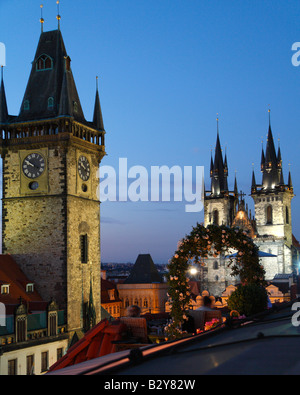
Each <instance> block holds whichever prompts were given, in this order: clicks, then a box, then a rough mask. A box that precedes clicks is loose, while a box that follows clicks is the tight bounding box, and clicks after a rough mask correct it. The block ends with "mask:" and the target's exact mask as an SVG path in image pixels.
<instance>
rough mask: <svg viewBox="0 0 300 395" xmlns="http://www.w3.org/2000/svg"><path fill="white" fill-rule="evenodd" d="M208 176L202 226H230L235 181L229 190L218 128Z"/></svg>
mask: <svg viewBox="0 0 300 395" xmlns="http://www.w3.org/2000/svg"><path fill="white" fill-rule="evenodd" d="M217 121H218V120H217ZM210 178H211V189H210V190H206V191H205V198H204V226H207V225H210V224H214V225H226V226H231V224H232V221H233V218H234V216H235V214H236V205H237V201H238V191H237V182H236V179H235V185H234V191H229V189H228V165H227V156H226V154H225V158H224V159H223V155H222V149H221V143H220V137H219V130H217V142H216V148H215V157H214V160H213V158H211V164H210Z"/></svg>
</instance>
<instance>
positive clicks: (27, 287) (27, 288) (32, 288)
mask: <svg viewBox="0 0 300 395" xmlns="http://www.w3.org/2000/svg"><path fill="white" fill-rule="evenodd" d="M33 291H34V285H33V284H27V285H26V292H27V293H32V292H33Z"/></svg>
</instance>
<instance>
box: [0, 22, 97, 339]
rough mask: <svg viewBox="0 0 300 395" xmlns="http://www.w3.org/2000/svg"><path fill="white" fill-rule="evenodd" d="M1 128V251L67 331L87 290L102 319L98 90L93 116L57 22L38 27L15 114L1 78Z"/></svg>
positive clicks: (80, 316) (77, 323) (77, 325)
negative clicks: (57, 311) (58, 313)
mask: <svg viewBox="0 0 300 395" xmlns="http://www.w3.org/2000/svg"><path fill="white" fill-rule="evenodd" d="M59 19H60V18H59ZM0 132H1V139H0V150H1V156H2V159H3V200H2V212H3V216H2V225H3V229H2V240H3V253H5V254H12V255H13V257H14V259H15V260H16V262H17V263H18V265H19V266H20V267H21V269H22V270H23V271H24V273H25V274H26V275H27V276H28V277H29V278H30V279H32V280H33V281H34V283H35V286H36V288H37V290H38V291H39V293H40V294H41V295H42V297H43V299H44V300H50V299H51V298H53V299H54V300H55V301H56V302H57V303H58V305H59V307H60V308H61V309H64V310H65V313H66V319H67V324H68V331H69V332H70V333H72V332H73V333H74V332H75V331H80V330H81V329H82V327H83V322H84V320H85V319H86V317H85V316H84V315H85V312H84V308H85V306H86V305H87V304H88V301H89V297H90V294H92V296H93V300H94V306H95V316H96V320H95V321H96V322H98V321H99V320H100V319H101V316H100V311H101V306H100V283H101V279H100V202H99V198H98V193H97V189H98V185H99V180H98V175H97V171H98V168H99V164H100V162H101V159H102V158H103V156H104V155H105V144H104V136H105V131H104V126H103V119H102V114H101V107H100V100H99V94H98V89H97V91H96V98H95V107H94V117H93V121H92V122H89V121H86V119H85V117H84V114H83V110H82V107H81V104H80V100H79V96H78V93H77V89H76V85H75V81H74V78H73V74H72V69H71V59H70V57H69V56H68V53H67V51H66V48H65V45H64V41H63V37H62V34H61V31H60V28H59V26H58V29H57V30H54V31H48V32H43V31H42V32H41V35H40V39H39V43H38V46H37V50H36V54H35V56H34V59H33V62H32V69H31V73H30V77H29V80H28V84H27V88H26V91H25V94H24V98H23V101H22V105H21V109H20V112H19V115H17V116H12V115H9V114H8V111H7V103H6V98H5V90H4V82H3V78H2V81H1V89H0Z"/></svg>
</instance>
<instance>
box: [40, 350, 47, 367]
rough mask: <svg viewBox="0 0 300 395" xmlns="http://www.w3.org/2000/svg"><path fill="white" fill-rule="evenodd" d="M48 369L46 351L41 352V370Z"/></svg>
mask: <svg viewBox="0 0 300 395" xmlns="http://www.w3.org/2000/svg"><path fill="white" fill-rule="evenodd" d="M47 370H48V351H45V352H42V355H41V372H46V371H47Z"/></svg>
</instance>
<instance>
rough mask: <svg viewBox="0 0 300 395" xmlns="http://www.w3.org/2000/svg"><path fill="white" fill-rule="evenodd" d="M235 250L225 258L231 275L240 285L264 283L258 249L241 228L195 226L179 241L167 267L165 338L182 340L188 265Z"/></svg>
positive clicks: (187, 306) (188, 296) (188, 300)
mask: <svg viewBox="0 0 300 395" xmlns="http://www.w3.org/2000/svg"><path fill="white" fill-rule="evenodd" d="M232 250H235V251H237V253H236V255H235V257H234V258H233V257H231V258H229V259H228V266H229V267H230V268H231V275H232V276H233V277H239V279H240V282H241V284H244V285H245V284H258V285H260V286H263V285H264V284H265V270H264V268H263V266H262V265H261V264H260V262H259V256H258V247H257V246H256V245H255V244H254V242H253V240H252V238H251V237H249V236H248V234H247V233H246V232H245V231H243V230H241V229H233V228H228V227H226V226H216V225H209V226H208V227H204V226H203V225H202V224H197V226H196V227H194V228H193V229H192V231H191V233H190V234H189V235H187V236H186V237H185V238H184V239H182V240H181V241H180V242H179V243H178V246H177V251H176V252H175V254H174V256H173V257H172V259H171V260H170V262H169V265H168V285H169V289H168V297H169V303H170V305H171V317H172V321H171V322H170V323H169V324H168V326H167V327H166V329H165V331H166V336H167V338H168V339H174V338H179V337H182V335H183V332H182V325H183V323H184V321H185V320H187V311H188V310H189V309H190V308H191V294H190V288H189V283H188V281H189V280H188V278H187V271H188V269H189V267H190V264H191V262H193V264H194V265H199V266H204V265H205V261H206V260H207V258H209V257H217V256H219V255H220V254H226V253H227V254H228V253H229V252H232Z"/></svg>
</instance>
